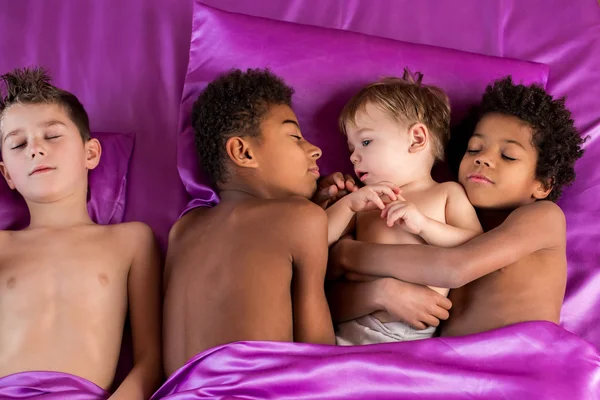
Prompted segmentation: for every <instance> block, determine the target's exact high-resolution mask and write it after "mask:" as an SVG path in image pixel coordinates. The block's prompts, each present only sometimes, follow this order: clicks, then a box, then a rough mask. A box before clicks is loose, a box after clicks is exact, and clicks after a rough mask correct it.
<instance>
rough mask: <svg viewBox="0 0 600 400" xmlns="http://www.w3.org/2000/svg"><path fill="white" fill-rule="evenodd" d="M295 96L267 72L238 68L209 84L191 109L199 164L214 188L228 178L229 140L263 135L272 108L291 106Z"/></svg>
mask: <svg viewBox="0 0 600 400" xmlns="http://www.w3.org/2000/svg"><path fill="white" fill-rule="evenodd" d="M293 93H294V90H293V89H292V88H291V87H289V86H287V85H286V84H285V82H284V81H283V80H282V79H281V78H279V77H277V76H276V75H274V74H273V73H272V72H271V71H269V70H268V69H248V70H247V71H245V72H243V71H241V70H239V69H236V70H232V71H230V72H229V73H227V74H224V75H221V76H220V77H218V78H217V79H215V80H214V81H212V82H211V83H209V84H208V86H207V87H206V89H204V91H203V92H202V93H201V94H200V96H199V97H198V99H197V100H196V102H195V103H194V106H193V108H192V126H193V127H194V133H195V137H196V150H197V151H198V155H199V157H200V165H201V167H202V169H203V170H204V172H205V173H206V175H207V177H208V178H209V179H210V181H211V183H212V184H213V185H214V186H216V185H217V183H220V182H225V181H226V180H227V178H228V177H227V168H226V159H227V152H226V150H225V144H226V143H227V140H228V139H229V138H230V137H233V136H251V137H256V136H258V135H260V123H261V122H262V120H263V118H264V116H265V114H266V113H267V112H268V111H269V108H270V107H271V106H275V105H288V106H291V102H292V95H293Z"/></svg>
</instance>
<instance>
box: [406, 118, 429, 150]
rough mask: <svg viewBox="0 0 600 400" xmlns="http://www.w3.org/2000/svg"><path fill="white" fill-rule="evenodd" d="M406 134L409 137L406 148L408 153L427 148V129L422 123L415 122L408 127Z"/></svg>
mask: <svg viewBox="0 0 600 400" xmlns="http://www.w3.org/2000/svg"><path fill="white" fill-rule="evenodd" d="M408 135H409V138H410V147H409V148H408V152H409V153H418V152H420V151H423V150H425V149H426V148H427V143H428V142H429V131H428V130H427V127H426V126H425V125H423V124H420V123H417V124H414V125H412V126H411V127H410V128H408Z"/></svg>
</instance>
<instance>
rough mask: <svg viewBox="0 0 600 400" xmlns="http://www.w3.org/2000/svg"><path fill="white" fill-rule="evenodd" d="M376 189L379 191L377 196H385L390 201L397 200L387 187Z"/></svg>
mask: <svg viewBox="0 0 600 400" xmlns="http://www.w3.org/2000/svg"><path fill="white" fill-rule="evenodd" d="M378 189H379V190H378V193H377V194H379V195H380V196H383V195H386V196H387V197H389V198H390V200H392V201H395V200H397V197H396V193H394V191H393V190H392V189H391V188H390V187H388V186H381V187H379V188H378Z"/></svg>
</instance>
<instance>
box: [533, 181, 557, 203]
mask: <svg viewBox="0 0 600 400" xmlns="http://www.w3.org/2000/svg"><path fill="white" fill-rule="evenodd" d="M550 192H552V184H551V183H550V181H548V182H540V181H536V183H535V187H534V189H533V194H532V196H533V197H534V198H535V199H536V200H544V199H545V198H546V197H548V196H549V195H550Z"/></svg>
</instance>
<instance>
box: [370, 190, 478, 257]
mask: <svg viewBox="0 0 600 400" xmlns="http://www.w3.org/2000/svg"><path fill="white" fill-rule="evenodd" d="M443 185H444V186H445V187H446V188H447V190H448V193H447V196H446V209H445V212H446V223H445V224H444V223H442V222H439V221H436V220H434V219H431V218H429V217H427V216H425V215H423V214H422V213H421V212H420V211H419V210H418V209H417V207H416V206H415V205H414V204H412V203H408V202H406V201H404V199H402V200H398V201H396V202H393V203H390V204H388V205H387V207H386V208H385V210H383V212H382V213H381V216H382V218H385V219H386V220H387V224H388V226H393V225H394V224H400V225H402V226H403V227H404V228H405V229H406V230H407V231H409V232H410V233H413V234H415V235H419V236H421V237H422V238H423V240H425V241H426V242H427V243H428V244H430V245H433V246H439V247H454V246H458V245H460V244H463V243H465V242H468V241H469V240H471V239H473V238H474V237H475V236H477V235H480V234H481V233H482V232H483V230H482V229H481V224H480V223H479V219H478V218H477V214H476V213H475V209H474V208H473V206H472V205H471V203H470V202H469V199H468V198H467V195H466V194H465V192H464V189H463V188H462V187H461V186H460V185H459V184H457V183H454V182H448V183H445V184H443Z"/></svg>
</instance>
